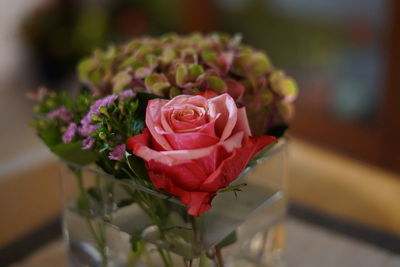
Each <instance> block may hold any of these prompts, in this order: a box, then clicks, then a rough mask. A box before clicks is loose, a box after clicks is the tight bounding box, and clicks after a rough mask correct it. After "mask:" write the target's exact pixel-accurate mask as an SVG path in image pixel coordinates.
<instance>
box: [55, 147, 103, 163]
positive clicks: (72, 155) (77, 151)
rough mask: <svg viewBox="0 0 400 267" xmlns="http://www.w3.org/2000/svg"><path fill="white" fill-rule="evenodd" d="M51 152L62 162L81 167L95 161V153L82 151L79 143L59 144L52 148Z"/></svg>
mask: <svg viewBox="0 0 400 267" xmlns="http://www.w3.org/2000/svg"><path fill="white" fill-rule="evenodd" d="M51 151H53V153H54V154H56V155H57V156H59V157H60V158H62V159H64V160H67V161H71V162H74V163H77V164H81V165H86V164H89V163H91V162H94V161H96V159H97V153H96V152H94V151H93V150H90V149H88V150H82V143H81V142H80V141H78V142H72V143H68V144H64V143H60V144H58V145H56V146H54V147H52V148H51Z"/></svg>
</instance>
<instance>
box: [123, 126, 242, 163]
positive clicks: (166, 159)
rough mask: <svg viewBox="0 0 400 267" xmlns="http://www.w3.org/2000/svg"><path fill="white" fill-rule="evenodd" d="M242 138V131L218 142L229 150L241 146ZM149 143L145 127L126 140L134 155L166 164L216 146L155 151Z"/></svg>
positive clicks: (206, 152) (201, 154)
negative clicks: (139, 132) (140, 132)
mask: <svg viewBox="0 0 400 267" xmlns="http://www.w3.org/2000/svg"><path fill="white" fill-rule="evenodd" d="M242 140H243V132H239V133H237V134H235V135H234V136H232V137H231V138H229V139H228V140H225V141H224V142H221V143H218V144H219V145H221V146H223V147H224V148H225V150H226V151H228V152H230V151H232V150H233V149H235V148H238V147H241V146H242ZM149 144H150V132H149V130H148V129H147V128H146V129H144V130H143V133H142V134H139V135H135V136H133V137H131V138H129V139H128V140H127V146H128V148H129V149H130V150H131V151H132V153H133V154H135V155H136V156H138V157H141V158H142V159H144V160H145V161H150V160H154V161H156V162H160V163H163V164H165V165H168V166H173V165H177V164H183V163H187V162H189V161H191V160H194V159H199V158H202V157H206V156H208V155H210V154H211V153H213V151H214V150H215V149H216V146H215V145H213V146H209V147H204V148H198V149H191V150H170V151H156V150H153V149H151V148H149Z"/></svg>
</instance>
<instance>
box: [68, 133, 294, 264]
mask: <svg viewBox="0 0 400 267" xmlns="http://www.w3.org/2000/svg"><path fill="white" fill-rule="evenodd" d="M286 150H287V142H286V140H280V141H279V142H278V144H277V145H275V146H273V147H272V149H270V150H269V151H268V152H267V153H266V154H265V155H264V156H263V157H261V158H258V159H256V160H253V161H252V162H251V163H250V164H249V166H248V167H247V168H246V169H245V170H243V171H242V173H241V174H240V176H239V177H238V178H237V179H236V180H235V181H234V182H233V183H232V185H238V186H237V190H234V191H228V192H220V193H218V194H217V196H216V197H215V198H214V199H213V201H212V209H211V210H209V211H207V212H205V213H203V214H202V215H201V216H199V217H193V216H190V215H188V214H187V211H186V210H187V207H185V206H184V205H183V204H182V203H181V202H180V201H179V200H178V199H176V198H174V197H171V196H169V195H166V194H163V193H161V192H158V191H155V190H152V189H149V188H146V187H143V186H140V185H138V184H135V183H134V182H133V181H132V180H130V179H116V178H114V177H112V176H110V175H108V174H106V173H104V172H102V171H100V170H98V169H95V168H92V167H91V166H89V167H87V166H86V167H85V166H80V165H76V164H73V163H70V162H64V163H65V164H63V168H62V192H63V204H64V208H63V233H64V240H65V245H66V248H67V253H68V259H69V264H70V266H107V267H117V266H167V267H171V266H184V267H189V266H191V267H195V266H199V267H202V266H235V267H236V266H280V265H281V264H282V263H283V261H282V252H283V249H284V243H285V229H284V223H283V220H284V218H285V214H286V190H285V179H286V169H287V167H286V164H287V162H286V161H287V151H286Z"/></svg>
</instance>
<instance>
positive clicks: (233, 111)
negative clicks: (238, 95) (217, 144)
mask: <svg viewBox="0 0 400 267" xmlns="http://www.w3.org/2000/svg"><path fill="white" fill-rule="evenodd" d="M209 103H210V105H209V113H210V116H211V117H216V116H217V114H221V115H220V117H219V118H218V120H217V122H216V125H215V130H216V133H217V135H219V136H220V138H221V140H222V141H223V140H225V139H227V138H228V137H229V136H230V135H231V134H232V131H233V129H234V127H235V125H236V121H237V107H236V104H235V101H234V100H233V98H232V97H231V96H230V95H228V94H222V95H219V96H217V97H214V98H211V99H209Z"/></svg>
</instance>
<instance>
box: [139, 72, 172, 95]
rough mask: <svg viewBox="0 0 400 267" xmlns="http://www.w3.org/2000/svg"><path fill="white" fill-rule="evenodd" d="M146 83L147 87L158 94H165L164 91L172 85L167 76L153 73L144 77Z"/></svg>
mask: <svg viewBox="0 0 400 267" xmlns="http://www.w3.org/2000/svg"><path fill="white" fill-rule="evenodd" d="M144 84H145V86H146V88H147V89H149V90H151V91H152V92H153V93H155V94H156V95H163V93H162V91H163V90H164V89H166V88H168V87H169V86H170V83H169V82H168V80H167V78H165V76H163V75H161V74H158V73H152V74H150V75H149V76H147V77H146V78H145V79H144Z"/></svg>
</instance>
